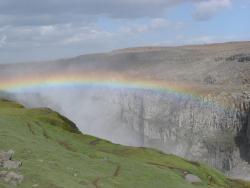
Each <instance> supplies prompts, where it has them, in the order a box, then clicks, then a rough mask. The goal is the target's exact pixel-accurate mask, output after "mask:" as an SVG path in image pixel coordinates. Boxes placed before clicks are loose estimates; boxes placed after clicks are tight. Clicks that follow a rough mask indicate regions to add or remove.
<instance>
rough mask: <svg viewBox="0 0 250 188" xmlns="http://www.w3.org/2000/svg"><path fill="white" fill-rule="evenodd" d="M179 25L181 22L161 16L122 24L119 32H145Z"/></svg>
mask: <svg viewBox="0 0 250 188" xmlns="http://www.w3.org/2000/svg"><path fill="white" fill-rule="evenodd" d="M180 25H181V23H173V22H171V21H169V20H167V19H163V18H152V19H151V20H149V22H148V23H145V24H135V23H134V24H128V25H126V26H123V27H122V28H121V29H120V32H121V33H125V34H133V35H134V34H137V33H146V32H151V31H154V30H161V29H166V28H171V29H174V28H177V27H179V26H180Z"/></svg>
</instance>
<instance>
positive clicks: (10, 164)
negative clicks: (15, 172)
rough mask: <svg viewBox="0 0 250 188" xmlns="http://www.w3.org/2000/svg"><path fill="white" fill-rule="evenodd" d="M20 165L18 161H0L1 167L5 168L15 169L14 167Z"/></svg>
mask: <svg viewBox="0 0 250 188" xmlns="http://www.w3.org/2000/svg"><path fill="white" fill-rule="evenodd" d="M21 165H22V163H21V162H20V161H11V160H8V161H4V162H3V163H2V167H3V168H6V169H8V170H9V169H15V168H19V167H20V166H21Z"/></svg>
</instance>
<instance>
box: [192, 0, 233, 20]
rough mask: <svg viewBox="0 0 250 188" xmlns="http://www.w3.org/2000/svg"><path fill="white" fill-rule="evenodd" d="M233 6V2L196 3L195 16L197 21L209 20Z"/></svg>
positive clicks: (208, 1) (223, 0) (209, 0)
mask: <svg viewBox="0 0 250 188" xmlns="http://www.w3.org/2000/svg"><path fill="white" fill-rule="evenodd" d="M231 6H232V2H231V0H205V1H200V2H197V3H196V10H195V12H194V14H193V16H194V18H195V19H196V20H208V19H210V18H212V17H213V16H214V15H215V14H217V13H218V12H220V11H221V10H223V9H227V8H230V7H231Z"/></svg>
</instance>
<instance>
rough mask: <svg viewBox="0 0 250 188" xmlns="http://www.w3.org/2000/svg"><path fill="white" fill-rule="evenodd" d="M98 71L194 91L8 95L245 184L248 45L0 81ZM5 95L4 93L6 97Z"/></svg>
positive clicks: (118, 59) (75, 64)
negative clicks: (206, 166)
mask: <svg viewBox="0 0 250 188" xmlns="http://www.w3.org/2000/svg"><path fill="white" fill-rule="evenodd" d="M97 69H98V70H99V71H100V70H101V71H103V72H107V73H106V74H110V72H114V73H116V74H118V75H126V76H127V77H131V78H138V77H140V78H141V77H143V78H145V79H152V80H160V81H163V82H164V81H168V82H176V81H177V82H181V83H185V84H186V85H195V87H194V88H193V91H194V92H195V93H196V95H194V96H192V95H190V94H187V93H185V92H182V93H181V92H179V93H178V92H167V91H166V92H159V91H155V90H150V89H149V90H147V89H146V90H140V89H131V90H127V89H110V88H102V89H100V88H98V89H96V88H95V89H93V88H84V89H83V88H80V89H79V88H66V89H65V88H55V89H54V88H49V89H46V90H44V91H43V90H42V91H41V90H39V91H38V90H37V91H35V90H34V92H35V93H30V92H29V93H25V91H23V92H24V93H20V92H19V93H18V94H16V93H14V94H12V95H11V96H10V97H11V98H12V99H15V100H18V101H19V102H21V103H23V104H25V105H26V106H28V107H40V106H41V107H44V106H45V107H50V108H52V109H54V110H56V111H59V112H60V113H62V114H63V115H65V116H67V117H68V118H69V119H71V120H72V121H74V122H75V123H76V124H77V126H78V127H79V129H80V130H81V131H83V132H84V133H87V134H92V135H95V136H98V137H101V138H106V139H108V140H111V141H113V142H115V143H120V144H125V145H133V146H140V147H141V146H143V147H152V148H157V149H160V150H162V151H164V152H167V153H173V154H176V155H179V156H182V157H185V158H187V159H189V160H192V161H202V162H204V163H207V164H209V165H211V166H213V167H216V168H217V169H219V170H221V171H223V172H225V173H226V174H228V175H230V176H233V177H237V178H245V179H250V42H239V43H225V44H213V45H202V46H184V47H173V48H165V47H164V48H161V47H159V48H158V47H151V48H149V47H147V48H134V49H124V50H119V51H114V52H111V53H107V54H93V55H83V56H79V57H76V58H71V59H64V60H58V61H53V62H44V63H33V64H14V65H0V83H1V81H5V80H8V78H9V79H13V78H15V77H18V78H22V77H23V76H25V75H29V74H35V75H36V76H39V75H43V74H48V73H49V75H51V76H53V74H55V73H57V72H59V71H64V72H65V76H67V73H68V72H74V71H75V70H77V71H81V70H83V72H93V73H95V72H96V70H97ZM5 96H6V95H5Z"/></svg>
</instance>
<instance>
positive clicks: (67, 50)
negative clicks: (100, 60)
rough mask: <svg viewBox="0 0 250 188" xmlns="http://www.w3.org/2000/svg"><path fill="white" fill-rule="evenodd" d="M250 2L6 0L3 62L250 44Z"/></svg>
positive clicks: (0, 30)
mask: <svg viewBox="0 0 250 188" xmlns="http://www.w3.org/2000/svg"><path fill="white" fill-rule="evenodd" d="M249 10H250V0H42V1H41V0H0V63H13V62H30V61H44V60H52V59H58V58H65V57H72V56H77V55H81V54H86V53H96V52H107V51H111V50H114V49H119V48H127V47H136V46H175V45H185V44H207V43H215V42H227V41H244V40H250V11H249Z"/></svg>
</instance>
